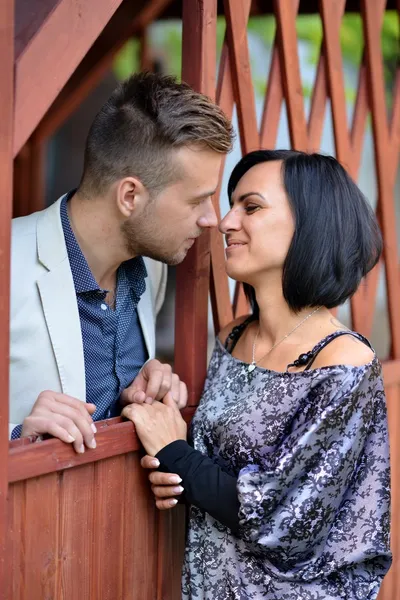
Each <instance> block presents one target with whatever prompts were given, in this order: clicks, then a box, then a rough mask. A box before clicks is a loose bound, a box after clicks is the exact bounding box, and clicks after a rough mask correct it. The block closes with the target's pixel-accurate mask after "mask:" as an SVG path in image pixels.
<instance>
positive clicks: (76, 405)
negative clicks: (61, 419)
mask: <svg viewBox="0 0 400 600" xmlns="http://www.w3.org/2000/svg"><path fill="white" fill-rule="evenodd" d="M54 400H55V401H56V402H57V406H58V405H61V406H69V407H70V408H72V409H74V410H77V411H79V412H80V414H81V415H82V418H84V419H85V420H86V421H87V422H88V423H89V425H90V424H91V423H93V419H92V417H91V416H90V415H91V414H93V413H94V412H95V410H96V406H95V405H94V404H91V403H90V404H87V403H86V402H82V401H81V400H77V399H76V398H72V396H68V395H67V394H58V393H55V394H54ZM56 412H58V410H56Z"/></svg>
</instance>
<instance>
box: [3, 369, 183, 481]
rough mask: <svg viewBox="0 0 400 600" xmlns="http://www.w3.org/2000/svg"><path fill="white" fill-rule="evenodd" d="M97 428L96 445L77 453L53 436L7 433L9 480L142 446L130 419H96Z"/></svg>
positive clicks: (125, 451)
mask: <svg viewBox="0 0 400 600" xmlns="http://www.w3.org/2000/svg"><path fill="white" fill-rule="evenodd" d="M7 373H8V365H7ZM193 414H194V410H193V409H185V411H184V414H183V416H184V419H185V421H186V422H187V423H189V422H190V420H191V418H192V416H193ZM7 425H8V423H7ZM96 427H97V434H96V443H97V447H96V448H95V449H94V450H86V452H85V453H84V454H77V453H76V452H75V450H74V449H73V448H72V446H70V445H69V444H65V443H64V442H61V441H60V440H57V439H55V438H51V439H48V440H43V441H36V440H35V439H34V438H20V439H18V440H13V441H11V442H8V434H7V436H6V438H5V439H6V441H7V451H8V445H9V450H10V451H9V465H8V473H7V478H8V481H9V483H14V482H16V481H23V480H24V479H30V478H31V477H39V476H40V475H46V473H54V472H56V471H63V470H64V469H70V468H71V467H77V466H79V465H85V464H87V463H92V462H97V461H98V460H102V459H104V458H110V457H112V456H118V455H120V454H126V453H127V452H135V451H137V450H140V449H141V447H142V446H141V444H140V442H139V438H138V437H137V435H136V432H135V427H134V425H133V423H132V422H131V421H125V420H123V419H122V418H121V417H115V418H114V419H107V420H106V421H98V422H97V423H96Z"/></svg>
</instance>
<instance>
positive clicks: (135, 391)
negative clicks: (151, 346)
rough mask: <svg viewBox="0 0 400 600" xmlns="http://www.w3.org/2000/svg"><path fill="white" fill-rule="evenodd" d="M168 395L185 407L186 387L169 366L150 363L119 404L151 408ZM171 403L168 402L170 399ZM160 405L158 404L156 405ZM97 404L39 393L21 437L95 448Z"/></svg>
mask: <svg viewBox="0 0 400 600" xmlns="http://www.w3.org/2000/svg"><path fill="white" fill-rule="evenodd" d="M166 394H169V398H170V401H172V402H173V403H174V405H175V407H176V411H177V413H178V414H179V415H180V413H179V409H180V408H183V407H184V406H186V402H187V388H186V385H185V384H184V383H183V382H182V381H180V379H179V377H178V375H176V374H175V373H173V372H172V369H171V367H170V366H169V365H166V364H162V363H161V362H159V361H158V360H155V359H152V360H149V361H148V362H147V363H146V364H145V365H144V366H143V367H142V369H141V371H140V372H139V374H138V375H137V377H136V378H135V379H134V381H133V382H132V383H131V384H130V385H129V386H128V387H127V388H126V389H125V390H124V391H123V392H122V394H121V397H120V402H121V404H122V405H123V406H125V407H127V406H129V405H130V404H131V403H133V404H137V405H143V406H150V405H151V403H153V402H154V401H158V400H161V399H163V398H164V397H165V396H166ZM167 402H168V400H167ZM154 404H155V405H158V404H159V402H154ZM95 410H96V406H95V405H94V404H90V403H86V402H83V401H82V400H78V399H77V398H73V397H71V396H68V395H67V394H62V393H59V392H54V391H52V390H46V391H43V392H41V394H39V396H38V398H37V400H36V402H35V404H34V405H33V408H32V411H31V413H30V414H29V415H28V416H27V417H26V418H25V419H24V422H23V424H22V433H21V436H22V437H27V436H39V435H43V434H50V435H52V436H53V437H56V438H59V439H60V440H62V441H63V442H66V443H68V444H71V445H72V446H73V448H74V449H75V451H76V452H78V453H83V452H85V447H86V448H96V439H95V434H96V432H97V430H96V426H95V424H94V422H93V418H92V415H93V414H94V412H95Z"/></svg>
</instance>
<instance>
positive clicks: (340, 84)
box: [320, 0, 351, 169]
mask: <svg viewBox="0 0 400 600" xmlns="http://www.w3.org/2000/svg"><path fill="white" fill-rule="evenodd" d="M320 4H321V18H322V25H323V31H324V38H323V44H324V54H325V59H326V63H325V64H326V70H327V74H328V87H329V95H330V99H331V107H332V120H333V131H334V139H335V147H336V157H337V159H338V160H339V162H341V163H342V164H343V166H345V167H346V168H347V169H349V162H350V150H351V147H350V137H349V134H348V127H347V115H346V95H345V86H344V76H343V63H342V53H341V50H340V38H339V29H340V23H341V20H342V16H343V13H344V7H345V4H346V0H328V2H327V0H321V3H320Z"/></svg>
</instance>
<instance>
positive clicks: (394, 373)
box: [382, 360, 400, 388]
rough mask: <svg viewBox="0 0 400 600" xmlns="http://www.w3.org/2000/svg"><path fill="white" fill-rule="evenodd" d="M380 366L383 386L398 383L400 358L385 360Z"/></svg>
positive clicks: (399, 379)
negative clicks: (381, 367)
mask: <svg viewBox="0 0 400 600" xmlns="http://www.w3.org/2000/svg"><path fill="white" fill-rule="evenodd" d="M382 366H383V380H384V383H385V388H386V387H390V386H392V385H395V384H397V383H400V360H386V361H385V362H384V363H383V365H382Z"/></svg>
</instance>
